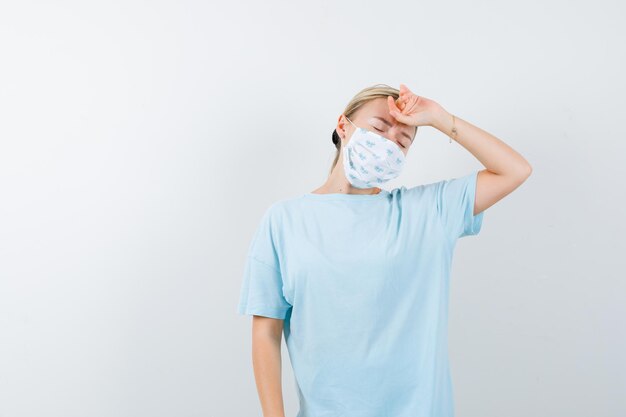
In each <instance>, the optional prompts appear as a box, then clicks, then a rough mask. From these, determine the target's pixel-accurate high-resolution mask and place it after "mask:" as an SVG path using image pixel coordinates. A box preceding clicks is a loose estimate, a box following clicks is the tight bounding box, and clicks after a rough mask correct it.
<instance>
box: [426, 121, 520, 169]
mask: <svg viewBox="0 0 626 417" xmlns="http://www.w3.org/2000/svg"><path fill="white" fill-rule="evenodd" d="M452 122H453V120H452V114H450V113H448V112H447V111H445V110H442V111H441V112H439V114H438V115H437V117H436V119H435V122H434V123H433V125H432V126H433V127H434V128H436V129H437V130H439V131H441V132H442V133H444V134H445V135H447V136H449V137H451V138H452V139H455V140H456V141H457V142H458V143H459V144H460V145H461V146H463V147H464V148H465V149H467V150H468V151H469V152H470V153H471V154H472V155H474V156H475V157H476V159H478V160H479V161H480V162H481V163H482V164H483V165H484V166H485V168H487V169H488V170H489V171H491V172H493V173H496V174H500V175H511V176H521V177H524V176H527V175H529V174H530V171H531V170H532V168H531V166H530V164H529V163H528V161H527V160H526V159H524V157H523V156H522V155H520V154H519V153H518V152H517V151H515V150H514V149H513V148H511V147H510V146H509V145H507V144H506V143H504V142H503V141H501V140H500V139H498V138H497V137H495V136H494V135H492V134H491V133H489V132H486V131H484V130H482V129H481V128H479V127H477V126H474V125H473V124H471V123H469V122H467V121H465V120H463V119H461V118H460V117H458V116H457V115H455V121H454V125H455V126H456V131H457V134H456V135H455V136H456V137H455V136H454V135H452V134H451V131H452V126H453V123H452Z"/></svg>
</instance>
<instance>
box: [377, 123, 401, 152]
mask: <svg viewBox="0 0 626 417" xmlns="http://www.w3.org/2000/svg"><path fill="white" fill-rule="evenodd" d="M372 127H373V128H374V129H376V130H377V131H379V132H382V130H380V129H379V128H377V127H376V126H372ZM397 143H398V145H400V147H401V148H402V149H406V146H404V145H403V144H402V143H400V142H397Z"/></svg>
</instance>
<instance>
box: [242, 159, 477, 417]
mask: <svg viewBox="0 0 626 417" xmlns="http://www.w3.org/2000/svg"><path fill="white" fill-rule="evenodd" d="M477 174H478V171H474V172H472V173H471V174H469V175H465V176H462V177H458V178H452V179H448V180H443V181H440V182H436V183H431V184H425V185H418V186H414V187H410V188H407V187H404V186H402V187H399V188H395V189H393V190H391V191H387V190H384V189H383V190H382V191H381V192H380V193H379V194H373V195H355V194H313V193H307V194H303V195H299V196H297V197H293V198H287V199H283V200H280V201H277V202H275V203H273V204H271V205H270V206H269V208H268V209H266V211H265V213H264V214H263V216H262V218H261V221H260V223H259V225H258V227H257V229H256V232H255V233H254V235H253V238H252V241H251V243H250V246H249V249H248V253H247V256H246V259H245V267H244V273H243V280H242V285H241V292H240V298H239V304H238V307H237V311H238V312H239V313H240V314H245V315H260V316H265V317H272V318H276V319H283V320H284V323H283V324H284V337H285V342H286V345H287V348H288V352H289V358H290V361H291V365H292V368H293V372H294V377H295V389H296V392H297V395H298V399H299V405H300V408H299V411H298V414H297V417H452V416H453V415H454V400H453V388H452V382H451V377H450V367H449V362H448V338H447V324H448V296H449V286H450V268H451V262H452V257H453V252H454V248H455V244H456V241H457V239H458V238H460V237H464V236H472V235H477V234H478V233H479V231H480V229H481V226H482V219H483V216H484V212H481V213H479V214H478V215H476V216H474V215H473V208H474V199H475V193H476V179H477Z"/></svg>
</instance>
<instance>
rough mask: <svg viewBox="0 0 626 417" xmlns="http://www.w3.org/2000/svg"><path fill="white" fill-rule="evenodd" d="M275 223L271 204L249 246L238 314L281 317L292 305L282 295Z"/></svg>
mask: <svg viewBox="0 0 626 417" xmlns="http://www.w3.org/2000/svg"><path fill="white" fill-rule="evenodd" d="M274 227H276V225H275V224H274V222H273V219H272V215H271V207H270V209H268V210H266V212H265V214H264V215H263V217H262V219H261V222H260V224H259V225H258V227H257V230H256V232H255V234H254V236H253V238H252V242H251V243H250V246H249V249H248V254H247V256H246V260H245V265H244V271H243V282H242V285H241V292H240V297H239V305H238V308H237V310H238V312H239V314H246V315H258V316H265V317H272V318H276V319H284V318H285V317H286V316H287V312H288V310H289V308H290V307H291V305H290V304H289V302H287V300H286V299H285V297H284V295H283V279H282V275H281V269H280V261H279V257H278V253H277V251H276V236H275V232H274V231H273V228H274Z"/></svg>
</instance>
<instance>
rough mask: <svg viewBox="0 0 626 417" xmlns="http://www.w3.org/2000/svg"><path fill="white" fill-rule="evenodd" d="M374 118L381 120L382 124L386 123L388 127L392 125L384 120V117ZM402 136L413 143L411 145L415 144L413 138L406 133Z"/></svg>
mask: <svg viewBox="0 0 626 417" xmlns="http://www.w3.org/2000/svg"><path fill="white" fill-rule="evenodd" d="M372 117H373V118H374V119H378V120H380V121H381V122H383V123H385V124H386V125H387V126H391V123H389V122H388V121H387V120H386V119H383V118H382V117H379V116H372ZM402 134H403V135H404V136H406V137H407V138H408V139H409V140H410V141H411V143H413V138H412V137H411V135H409V134H408V133H406V132H402Z"/></svg>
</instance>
